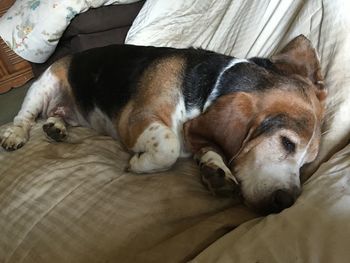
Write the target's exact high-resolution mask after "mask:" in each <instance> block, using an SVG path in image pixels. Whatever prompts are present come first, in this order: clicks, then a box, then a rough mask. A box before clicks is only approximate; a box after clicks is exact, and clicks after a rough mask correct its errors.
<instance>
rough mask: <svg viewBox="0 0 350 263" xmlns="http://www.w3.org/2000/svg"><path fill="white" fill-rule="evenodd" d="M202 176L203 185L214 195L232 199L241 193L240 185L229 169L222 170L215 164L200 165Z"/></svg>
mask: <svg viewBox="0 0 350 263" xmlns="http://www.w3.org/2000/svg"><path fill="white" fill-rule="evenodd" d="M200 174H201V179H202V183H203V184H204V185H205V186H206V187H207V188H208V189H209V191H210V192H211V193H212V194H213V195H217V196H224V197H231V196H235V195H236V194H237V193H238V191H239V185H238V183H237V181H236V180H235V178H234V176H233V175H232V173H231V171H230V170H229V169H228V168H227V167H223V168H222V167H220V166H218V165H216V164H215V163H214V162H205V163H200ZM233 178H234V179H233Z"/></svg>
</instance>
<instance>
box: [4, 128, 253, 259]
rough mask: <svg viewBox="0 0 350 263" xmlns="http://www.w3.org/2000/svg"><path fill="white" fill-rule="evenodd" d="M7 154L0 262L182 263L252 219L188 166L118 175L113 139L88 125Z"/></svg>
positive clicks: (124, 157) (121, 156) (39, 135)
mask: <svg viewBox="0 0 350 263" xmlns="http://www.w3.org/2000/svg"><path fill="white" fill-rule="evenodd" d="M42 124H43V122H41V123H38V124H37V125H36V126H35V127H34V129H33V130H32V131H31V139H30V140H29V142H28V143H27V144H26V145H25V146H24V147H23V148H22V149H19V150H17V151H15V152H9V153H8V152H4V151H3V150H0V233H1V234H0V262H2V263H21V262H26V263H41V262H42V263H47V262H50V263H62V262H72V263H73V262H74V263H90V262H123V263H124V262H130V263H134V262H142V263H144V262H152V263H153V262H184V261H187V260H190V259H192V258H193V257H195V256H196V255H197V254H198V253H199V252H201V251H202V250H203V249H205V248H206V247H207V246H208V245H210V244H211V243H212V242H213V241H214V240H217V239H218V238H219V237H221V236H222V235H224V234H225V233H227V232H228V231H230V230H231V229H233V228H235V227H236V226H238V225H240V224H241V223H242V222H245V221H247V220H249V219H252V218H254V217H256V215H255V214H254V213H252V212H250V211H249V210H248V209H246V208H245V207H243V206H242V205H240V204H239V201H238V200H235V199H221V198H214V197H213V196H212V195H211V194H209V192H208V191H207V190H206V189H205V188H204V187H203V186H202V184H201V182H200V177H199V174H198V169H197V167H196V164H195V163H194V162H193V161H192V160H190V159H183V160H179V161H178V162H177V163H176V165H175V167H174V168H173V169H172V170H171V171H169V172H164V173H157V174H149V175H135V174H131V173H126V172H125V171H124V170H125V167H126V165H127V161H128V159H129V158H130V156H129V154H128V153H126V152H125V151H124V150H123V148H122V147H121V145H120V143H119V142H117V141H115V140H113V139H112V138H110V137H108V136H101V135H97V134H96V133H95V132H94V131H92V130H90V129H87V128H71V129H69V133H70V135H69V138H70V139H69V141H68V142H66V143H53V142H50V141H49V139H47V138H46V137H45V135H44V133H43V131H42V128H41V126H42Z"/></svg>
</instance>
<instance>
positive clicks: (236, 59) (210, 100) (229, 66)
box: [204, 58, 249, 111]
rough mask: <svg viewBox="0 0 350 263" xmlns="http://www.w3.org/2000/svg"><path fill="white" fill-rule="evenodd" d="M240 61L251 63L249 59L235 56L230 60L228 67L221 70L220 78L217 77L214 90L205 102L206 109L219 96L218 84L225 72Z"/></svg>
mask: <svg viewBox="0 0 350 263" xmlns="http://www.w3.org/2000/svg"><path fill="white" fill-rule="evenodd" d="M239 63H249V61H248V60H246V59H238V58H233V59H231V60H230V62H229V63H228V64H227V65H226V67H225V68H224V69H223V70H222V71H221V72H220V74H219V76H218V78H217V79H216V82H215V85H214V88H213V90H212V92H211V93H210V95H209V97H208V99H207V101H206V102H205V104H204V111H205V110H206V109H207V108H208V107H209V106H210V105H211V104H212V102H213V101H214V100H215V99H216V98H217V97H218V92H219V90H218V86H219V84H220V81H221V79H222V76H223V75H224V74H225V72H226V71H227V70H229V69H230V68H232V67H233V66H235V65H237V64H239Z"/></svg>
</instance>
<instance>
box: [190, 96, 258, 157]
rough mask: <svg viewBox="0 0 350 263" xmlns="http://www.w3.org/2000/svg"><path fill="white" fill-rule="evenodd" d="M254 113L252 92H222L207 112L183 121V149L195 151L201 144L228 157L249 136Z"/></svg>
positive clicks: (254, 102) (236, 151) (235, 152)
mask: <svg viewBox="0 0 350 263" xmlns="http://www.w3.org/2000/svg"><path fill="white" fill-rule="evenodd" d="M255 115H256V98H255V97H254V96H253V95H251V94H248V93H244V92H237V93H234V94H229V95H224V96H222V97H220V98H218V99H217V100H216V101H215V102H214V103H213V104H212V105H211V106H210V107H209V108H208V110H207V111H206V112H204V113H203V114H201V115H199V116H198V117H196V118H194V119H192V120H189V121H187V122H186V123H185V124H184V139H185V145H186V148H187V149H188V150H189V151H191V152H192V153H193V154H196V153H197V152H198V151H199V150H200V149H202V148H204V147H213V148H216V149H219V150H220V151H222V152H223V153H224V154H225V156H226V158H227V159H228V160H229V159H231V158H232V157H234V156H235V155H237V153H238V152H239V151H240V149H241V148H242V146H243V145H244V142H245V141H246V139H247V138H248V137H249V134H250V130H251V129H250V128H251V126H252V124H253V120H254V116H255Z"/></svg>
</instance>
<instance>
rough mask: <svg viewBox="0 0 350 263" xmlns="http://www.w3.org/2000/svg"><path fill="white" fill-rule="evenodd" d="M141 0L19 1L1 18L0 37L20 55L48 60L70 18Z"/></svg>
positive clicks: (38, 61) (36, 59)
mask: <svg viewBox="0 0 350 263" xmlns="http://www.w3.org/2000/svg"><path fill="white" fill-rule="evenodd" d="M137 1H138V0H85V1H82V0H73V1H72V0H59V1H57V0H45V1H44V0H17V1H16V2H15V3H14V5H13V6H12V7H11V8H10V9H9V10H8V11H7V12H6V13H5V14H4V15H3V16H2V17H1V18H0V36H1V38H2V39H3V40H4V41H5V43H6V44H7V45H8V46H9V47H10V48H11V49H12V50H13V51H14V52H16V53H17V54H18V55H19V56H21V57H22V58H24V59H26V60H29V61H31V62H35V63H42V62H45V61H46V60H47V59H48V58H49V57H50V55H51V54H52V53H53V52H54V51H55V48H56V46H57V44H58V41H59V39H60V37H61V36H62V34H63V32H64V30H65V29H66V27H67V26H68V25H69V23H70V21H71V20H72V19H73V18H74V17H75V16H76V15H77V14H80V13H83V12H85V11H86V10H88V9H89V8H96V7H99V6H103V5H111V4H128V3H133V2H137Z"/></svg>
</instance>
